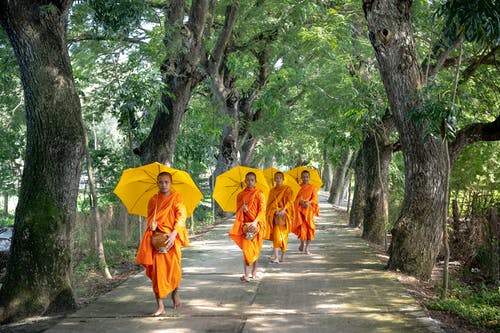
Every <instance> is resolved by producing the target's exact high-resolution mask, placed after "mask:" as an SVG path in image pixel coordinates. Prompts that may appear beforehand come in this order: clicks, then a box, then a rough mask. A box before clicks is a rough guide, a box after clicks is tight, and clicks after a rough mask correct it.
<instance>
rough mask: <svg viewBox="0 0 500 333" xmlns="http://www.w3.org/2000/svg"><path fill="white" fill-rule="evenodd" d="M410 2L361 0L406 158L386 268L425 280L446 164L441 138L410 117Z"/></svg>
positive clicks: (413, 78) (413, 75)
mask: <svg viewBox="0 0 500 333" xmlns="http://www.w3.org/2000/svg"><path fill="white" fill-rule="evenodd" d="M411 5H412V1H411V0H405V1H401V0H389V1H378V0H364V1H363V9H364V12H365V17H366V21H367V24H368V30H369V37H370V41H371V43H372V46H373V48H374V50H375V55H376V57H377V61H378V63H379V69H380V73H381V77H382V81H383V83H384V87H385V90H386V93H387V97H388V100H389V104H390V106H391V111H392V114H393V116H394V120H395V124H396V128H397V130H398V133H399V137H400V142H401V147H402V151H403V154H404V161H405V194H404V200H403V204H402V209H401V212H400V216H399V218H398V220H397V222H396V224H395V226H394V229H393V230H392V235H393V237H392V243H391V246H390V248H389V253H390V258H389V262H388V267H389V268H390V269H395V270H396V269H399V270H401V271H402V272H405V273H409V274H411V275H414V276H416V277H419V278H423V279H428V278H430V276H431V273H432V268H433V267H434V263H435V260H436V257H437V255H438V252H439V245H440V242H441V237H442V229H441V221H442V218H443V209H442V207H443V204H444V203H445V198H444V186H445V179H446V173H447V169H446V162H445V156H444V151H443V147H442V145H441V144H440V141H439V140H438V139H436V138H433V137H426V136H425V133H424V129H423V128H422V127H420V126H418V125H417V124H416V123H415V122H414V121H413V120H412V119H411V117H410V113H411V111H412V110H414V109H415V106H417V105H418V104H419V99H418V94H419V90H420V88H421V84H422V71H421V68H420V65H419V62H418V59H417V53H416V49H415V45H414V38H413V33H412V13H411Z"/></svg>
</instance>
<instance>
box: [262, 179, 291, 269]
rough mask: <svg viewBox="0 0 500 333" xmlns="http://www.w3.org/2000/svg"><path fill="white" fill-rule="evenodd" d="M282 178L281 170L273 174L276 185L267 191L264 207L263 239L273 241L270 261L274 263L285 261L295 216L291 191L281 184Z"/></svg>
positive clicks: (288, 187)
mask: <svg viewBox="0 0 500 333" xmlns="http://www.w3.org/2000/svg"><path fill="white" fill-rule="evenodd" d="M284 180H285V175H284V174H283V172H276V173H275V174H274V181H275V182H276V186H274V187H273V188H272V189H271V191H270V192H269V200H268V202H267V208H266V220H267V228H266V233H265V235H266V236H265V239H267V240H270V241H272V242H273V250H274V258H271V262H272V263H275V264H279V263H280V261H281V262H284V261H285V252H286V249H287V246H288V233H289V232H290V231H291V230H292V226H293V222H294V218H295V211H294V200H293V191H292V189H291V188H290V186H288V185H284V184H283V182H284ZM280 221H282V222H280ZM283 223H284V224H283ZM281 224H282V225H281ZM278 249H281V259H278Z"/></svg>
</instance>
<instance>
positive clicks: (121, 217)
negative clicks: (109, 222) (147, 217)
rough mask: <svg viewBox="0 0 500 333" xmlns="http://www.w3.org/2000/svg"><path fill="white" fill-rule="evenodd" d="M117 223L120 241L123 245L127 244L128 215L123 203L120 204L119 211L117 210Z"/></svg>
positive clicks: (128, 234) (128, 233)
mask: <svg viewBox="0 0 500 333" xmlns="http://www.w3.org/2000/svg"><path fill="white" fill-rule="evenodd" d="M118 223H119V224H120V229H121V233H120V234H121V237H120V238H121V241H122V242H123V244H127V243H128V241H129V238H130V231H129V223H130V222H129V215H128V213H127V208H126V207H125V205H124V204H123V203H121V204H120V206H119V210H118Z"/></svg>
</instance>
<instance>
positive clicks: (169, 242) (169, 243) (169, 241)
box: [165, 229, 177, 249]
mask: <svg viewBox="0 0 500 333" xmlns="http://www.w3.org/2000/svg"><path fill="white" fill-rule="evenodd" d="M176 238H177V230H175V229H174V230H173V231H172V232H171V233H170V235H169V236H168V238H167V241H166V242H165V246H166V247H167V249H170V248H171V247H172V246H173V245H174V242H175V239H176Z"/></svg>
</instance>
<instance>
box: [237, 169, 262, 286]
mask: <svg viewBox="0 0 500 333" xmlns="http://www.w3.org/2000/svg"><path fill="white" fill-rule="evenodd" d="M256 182H257V176H256V175H255V173H254V172H248V173H247V174H246V175H245V184H246V187H245V188H244V189H243V191H241V192H240V193H238V196H237V199H236V219H235V221H234V224H233V227H232V228H231V231H230V232H229V237H231V239H232V240H233V241H234V242H235V243H236V244H237V245H238V246H239V248H240V249H241V250H242V251H243V272H244V274H243V276H241V278H240V280H241V281H243V282H248V281H249V280H250V276H249V272H248V271H249V268H250V266H251V265H253V267H252V278H256V277H257V259H259V255H260V251H261V249H262V240H263V232H264V230H265V227H266V225H265V222H266V206H265V205H266V198H265V195H264V192H262V190H260V189H258V188H256V187H255V184H256Z"/></svg>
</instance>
